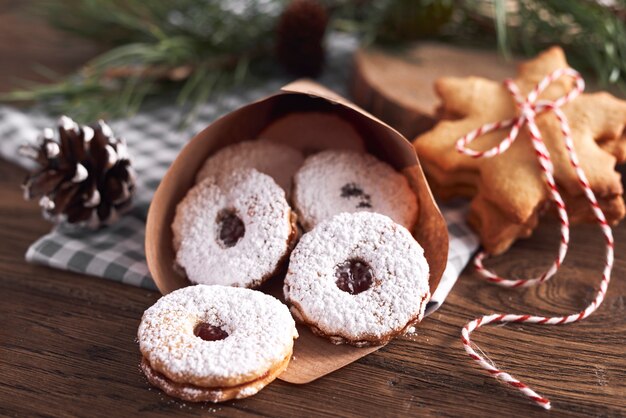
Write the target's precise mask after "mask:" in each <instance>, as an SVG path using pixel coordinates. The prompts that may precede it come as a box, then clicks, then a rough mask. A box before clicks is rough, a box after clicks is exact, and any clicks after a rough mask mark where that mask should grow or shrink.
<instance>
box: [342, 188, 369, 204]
mask: <svg viewBox="0 0 626 418" xmlns="http://www.w3.org/2000/svg"><path fill="white" fill-rule="evenodd" d="M341 197H343V198H344V199H355V200H356V202H357V204H356V208H357V209H360V208H371V207H372V197H371V196H370V195H368V194H367V193H365V192H364V191H363V189H362V188H361V187H360V186H359V185H358V184H356V183H347V184H344V185H343V187H342V188H341Z"/></svg>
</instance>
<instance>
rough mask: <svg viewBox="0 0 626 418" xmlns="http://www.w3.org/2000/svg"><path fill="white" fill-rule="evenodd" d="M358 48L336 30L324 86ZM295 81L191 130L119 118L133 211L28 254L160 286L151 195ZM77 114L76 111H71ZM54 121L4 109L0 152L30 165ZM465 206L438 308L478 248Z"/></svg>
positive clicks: (215, 113) (450, 217) (161, 117)
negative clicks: (202, 139) (236, 117)
mask: <svg viewBox="0 0 626 418" xmlns="http://www.w3.org/2000/svg"><path fill="white" fill-rule="evenodd" d="M354 48H355V42H354V40H353V39H352V38H349V37H341V36H334V37H332V38H331V42H330V48H329V50H330V57H329V59H328V62H329V65H328V68H327V70H326V73H325V74H324V75H323V77H322V79H321V80H320V81H321V83H322V84H325V85H326V86H329V87H330V88H331V89H333V90H335V91H337V92H338V93H340V94H345V91H344V90H345V89H344V86H345V85H346V84H347V80H348V71H349V70H348V69H349V59H350V58H349V57H350V55H351V54H350V53H351V52H352V51H353V50H354ZM288 81H289V80H287V79H280V78H276V79H273V80H271V81H269V82H265V83H263V85H258V86H256V87H252V88H246V89H245V90H244V89H242V88H238V89H234V90H232V91H230V92H227V93H225V94H222V95H221V96H220V97H219V98H218V99H216V101H215V102H210V103H206V104H205V105H203V106H201V108H200V109H199V110H198V114H197V117H196V118H195V119H194V121H193V122H192V123H191V124H190V125H189V126H187V127H186V128H185V129H182V130H181V129H179V128H178V126H179V125H180V120H181V119H180V118H181V113H180V111H179V110H178V109H177V108H175V107H173V106H171V105H160V106H155V105H154V104H151V105H149V106H147V107H150V109H147V110H145V111H144V112H142V113H140V114H138V115H135V116H133V117H132V118H130V119H125V120H117V121H112V122H111V123H110V125H111V126H112V128H113V130H114V132H115V133H116V134H117V135H119V136H123V137H124V138H125V139H126V141H127V143H128V149H129V153H130V155H131V156H132V163H133V167H134V168H135V170H136V172H137V188H136V194H135V198H134V207H133V209H132V210H131V211H130V212H129V213H127V214H126V215H124V216H123V217H121V218H120V220H119V221H117V222H116V223H114V224H112V225H111V226H109V227H106V228H103V229H100V230H97V231H84V230H77V229H75V228H71V227H67V226H63V225H60V226H56V227H54V228H53V229H52V231H51V232H50V233H48V234H47V235H44V236H43V237H41V238H40V239H38V240H37V241H35V242H34V243H33V244H32V245H31V246H30V248H29V249H28V251H27V252H26V260H27V261H29V262H32V263H37V264H43V265H47V266H50V267H54V268H58V269H63V270H71V271H75V272H79V273H85V274H88V275H92V276H97V277H103V278H106V279H110V280H115V281H118V282H122V283H126V284H131V285H134V286H141V287H144V288H149V289H156V286H155V284H154V282H153V280H152V278H151V277H150V272H149V271H148V267H147V265H146V258H145V252H144V239H145V222H146V215H147V213H148V207H149V205H150V201H151V200H152V195H153V194H154V191H155V190H156V188H157V186H158V185H159V181H160V180H161V178H162V177H163V175H164V174H165V171H166V170H167V168H168V167H169V165H170V164H171V162H172V161H173V160H174V159H175V158H176V155H177V154H178V153H179V151H180V149H181V148H182V147H183V146H184V144H185V143H186V142H187V141H188V140H189V139H190V138H192V137H193V135H194V134H195V133H197V132H199V131H200V130H202V129H203V128H204V127H206V126H207V125H208V124H209V123H211V122H212V121H213V120H215V119H216V118H217V117H219V116H221V115H223V114H226V113H228V112H231V111H233V110H235V109H237V108H238V107H241V106H243V105H245V104H247V103H249V102H251V101H254V100H257V99H260V98H262V97H264V96H267V95H270V94H272V93H274V92H276V91H277V90H279V89H280V87H281V86H282V85H284V84H286V83H287V82H288ZM70 116H71V115H70ZM54 125H55V120H54V119H52V118H51V117H50V116H47V115H44V114H43V113H41V112H38V111H36V110H31V111H29V112H27V113H25V112H22V111H19V110H15V109H13V108H10V107H0V155H1V156H2V157H4V158H6V159H8V160H11V161H14V162H15V163H17V164H19V165H22V166H24V167H30V166H31V165H32V162H31V161H29V160H26V159H24V158H22V157H20V156H19V155H18V154H17V148H18V147H19V145H21V144H23V143H24V142H26V141H33V140H35V138H36V137H37V135H38V134H39V133H40V132H41V131H42V130H43V128H45V127H51V126H54ZM466 206H467V205H466V204H465V203H464V202H457V203H456V204H452V205H446V206H442V207H441V209H442V212H443V214H444V217H445V218H446V220H447V223H448V231H449V234H450V250H449V258H448V265H447V268H446V270H445V273H444V276H443V278H442V280H441V283H440V285H439V288H438V289H437V291H436V292H435V294H434V295H433V297H432V299H431V302H430V303H429V305H428V307H427V312H428V313H430V312H432V311H434V310H436V309H437V308H438V307H439V306H440V305H441V303H442V302H443V301H444V299H445V298H446V296H447V295H448V293H449V291H450V289H451V288H452V286H453V285H454V283H455V282H456V279H457V278H458V276H459V274H460V272H461V270H463V268H464V266H465V265H466V264H467V262H468V260H469V258H470V256H471V255H472V254H473V252H474V251H475V250H476V249H477V247H478V241H477V238H476V236H475V235H474V234H473V233H472V232H471V231H470V230H469V228H468V227H467V225H466V224H465V211H466Z"/></svg>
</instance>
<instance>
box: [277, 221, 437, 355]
mask: <svg viewBox="0 0 626 418" xmlns="http://www.w3.org/2000/svg"><path fill="white" fill-rule="evenodd" d="M428 275H429V268H428V263H427V262H426V259H425V258H424V251H423V249H422V247H421V246H420V245H419V244H418V243H417V241H415V239H414V238H413V236H411V234H410V233H409V231H407V230H406V228H404V227H402V226H400V225H398V224H396V223H394V222H393V221H392V220H391V219H389V218H388V217H386V216H384V215H380V214H377V213H366V212H365V213H363V212H360V213H352V214H349V213H342V214H340V215H337V216H335V217H334V218H332V219H330V220H327V221H324V222H322V223H321V224H319V225H318V226H317V227H315V229H314V230H313V231H311V232H308V233H306V234H305V235H304V236H303V237H302V238H301V239H300V242H299V243H298V245H297V246H296V248H295V249H294V251H293V253H292V254H291V258H290V262H289V270H288V272H287V276H286V277H285V284H284V289H283V290H284V294H285V299H286V301H287V303H288V304H289V305H290V307H291V312H292V314H293V315H294V317H295V318H296V319H297V320H298V321H300V322H303V323H304V324H306V325H308V326H309V327H310V328H311V330H312V331H313V332H314V333H315V334H317V335H319V336H322V337H325V338H328V339H330V340H331V342H333V343H335V344H344V343H347V344H352V345H355V346H367V345H378V344H384V343H386V342H387V341H389V340H390V339H391V338H393V337H394V336H396V335H398V334H401V333H403V332H406V330H408V329H409V328H410V327H411V326H412V325H414V324H415V323H416V322H419V321H420V320H421V319H422V317H423V315H424V309H425V307H426V303H427V302H428V300H429V299H430V292H429V287H428Z"/></svg>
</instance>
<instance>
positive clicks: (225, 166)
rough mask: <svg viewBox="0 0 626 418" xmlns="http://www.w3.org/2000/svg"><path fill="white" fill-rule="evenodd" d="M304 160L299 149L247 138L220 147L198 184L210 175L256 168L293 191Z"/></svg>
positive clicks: (197, 175)
mask: <svg viewBox="0 0 626 418" xmlns="http://www.w3.org/2000/svg"><path fill="white" fill-rule="evenodd" d="M303 162H304V156H303V155H302V152H300V151H299V150H297V149H295V148H292V147H289V146H287V145H283V144H275V143H272V142H268V141H244V142H239V143H237V144H234V145H230V146H228V147H225V148H222V149H220V150H219V151H218V152H216V153H215V154H214V155H212V156H211V157H209V158H208V159H207V160H206V161H205V162H204V164H203V165H202V168H200V170H199V171H198V174H196V183H199V182H201V181H202V180H204V179H205V178H207V177H218V176H221V175H224V174H229V173H230V172H231V171H233V170H236V169H238V168H254V169H255V170H257V171H260V172H261V173H263V174H267V175H268V176H270V177H272V178H273V179H274V181H275V182H276V183H278V185H279V186H280V187H282V188H283V190H284V191H285V193H286V194H287V195H289V193H290V192H291V182H292V179H293V175H294V174H295V172H296V171H297V170H298V168H300V166H301V165H302V163H303Z"/></svg>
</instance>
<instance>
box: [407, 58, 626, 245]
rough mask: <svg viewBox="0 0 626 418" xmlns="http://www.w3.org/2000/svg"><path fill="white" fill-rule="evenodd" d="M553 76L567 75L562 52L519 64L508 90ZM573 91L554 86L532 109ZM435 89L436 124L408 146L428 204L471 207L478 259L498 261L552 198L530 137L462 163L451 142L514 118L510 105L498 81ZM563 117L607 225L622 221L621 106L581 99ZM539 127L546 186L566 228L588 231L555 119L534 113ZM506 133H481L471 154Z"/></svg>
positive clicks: (624, 105) (561, 83) (446, 83)
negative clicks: (419, 167) (548, 170)
mask: <svg viewBox="0 0 626 418" xmlns="http://www.w3.org/2000/svg"><path fill="white" fill-rule="evenodd" d="M561 68H568V64H567V61H566V60H565V55H564V53H563V51H562V50H561V49H560V48H558V47H555V48H551V49H549V50H547V51H545V52H543V53H542V54H540V55H539V56H538V57H536V58H535V59H532V60H530V61H528V62H525V63H523V64H522V65H520V67H519V74H518V76H517V78H516V79H515V80H514V82H515V84H516V85H517V86H519V88H520V90H521V94H522V96H526V95H527V94H528V93H529V92H530V91H531V90H532V89H533V88H534V87H535V85H537V83H538V82H539V81H541V80H542V79H543V78H544V77H546V76H547V75H549V74H551V73H552V72H553V71H555V70H557V69H561ZM573 83H574V81H573V80H572V79H571V78H568V77H561V78H559V79H558V80H556V81H554V82H552V83H551V84H550V85H549V86H548V88H547V89H545V91H543V93H541V95H540V96H539V101H541V100H554V99H556V98H559V97H563V96H565V95H566V94H567V93H568V92H569V91H571V90H572V88H573V87H574V86H573ZM435 89H436V92H437V94H438V95H439V97H440V98H441V100H442V103H441V107H440V109H439V114H440V115H441V118H442V120H441V121H440V122H439V123H438V124H437V125H436V126H435V127H434V128H433V129H432V130H430V131H428V132H426V133H424V134H422V135H421V136H419V137H417V138H416V139H415V141H414V146H415V149H416V151H417V153H418V155H419V157H420V160H421V162H422V164H423V166H424V168H425V171H426V174H427V176H428V179H429V183H430V185H431V187H432V189H433V191H434V192H435V195H436V196H438V197H439V198H441V199H448V198H452V197H456V196H462V197H469V198H471V199H472V201H471V208H470V213H469V218H468V220H469V223H470V224H471V226H473V228H474V229H475V230H476V231H478V233H479V234H480V239H481V243H482V244H483V246H484V248H485V250H486V251H487V252H488V253H491V254H500V253H502V252H504V251H506V250H507V249H508V248H509V247H510V246H511V244H512V243H513V242H514V241H515V240H516V239H517V238H521V237H527V236H529V235H530V234H531V233H532V231H533V230H534V228H535V227H536V226H537V223H538V219H539V215H540V214H541V213H542V212H543V211H544V210H546V208H548V206H547V203H548V201H549V196H550V192H549V190H548V188H547V187H546V184H545V181H544V180H543V178H542V171H541V169H540V167H539V165H538V163H537V156H536V155H535V150H534V149H533V146H532V144H531V141H530V137H529V135H530V134H529V132H528V129H527V127H524V128H522V130H521V132H520V134H519V139H518V140H517V141H515V142H514V143H513V145H512V146H511V148H510V149H509V150H508V151H506V152H505V153H502V154H501V155H498V156H496V157H493V158H482V159H481V158H479V159H474V158H471V157H469V156H467V155H463V154H460V153H459V152H458V151H457V149H456V147H455V145H456V142H457V140H458V139H459V138H461V137H463V136H464V135H466V134H467V133H469V132H471V131H473V130H474V129H477V128H479V127H481V126H483V125H485V124H487V123H492V122H495V121H502V120H507V119H509V118H513V117H516V116H517V113H518V110H517V108H516V105H515V102H514V101H513V100H512V97H511V93H510V92H509V91H508V90H507V89H506V87H505V86H504V85H503V84H502V83H501V82H496V81H491V80H487V79H483V78H479V77H467V78H454V77H446V78H441V79H439V80H437V82H436V84H435ZM561 109H562V111H563V112H564V114H565V116H566V117H567V119H568V120H569V124H570V127H571V130H572V139H573V141H574V146H575V149H576V152H577V153H578V155H579V157H580V160H581V161H580V166H581V168H582V169H583V170H584V171H585V173H586V174H587V177H588V179H589V183H590V186H591V189H592V190H593V192H594V193H595V195H596V197H597V198H598V203H599V204H600V207H601V209H602V211H603V212H604V213H605V215H606V217H607V220H608V222H609V223H612V224H615V223H617V222H619V221H620V220H621V219H622V218H623V217H624V215H625V213H626V210H625V207H624V201H623V199H622V194H623V190H622V183H621V179H620V175H619V173H617V172H616V171H615V165H616V164H618V163H621V162H624V161H625V160H626V136H624V127H625V125H626V102H624V101H622V100H618V99H617V98H615V97H613V96H611V95H610V94H608V93H594V94H583V95H581V96H579V97H577V98H576V99H575V100H573V101H571V102H570V103H567V104H566V105H564V106H563V107H562V108H561ZM537 126H538V127H539V130H540V131H541V133H542V135H543V139H544V142H545V144H546V146H547V148H548V150H549V152H550V155H551V158H552V161H553V163H554V177H555V180H556V184H557V186H558V187H559V189H560V190H561V193H562V195H563V197H564V200H565V204H566V206H567V210H568V214H569V217H570V222H572V223H579V222H593V221H594V220H595V218H594V216H593V213H592V210H591V207H590V206H589V205H588V203H587V200H586V198H585V196H584V191H583V189H582V188H581V187H580V185H579V182H578V179H577V177H576V173H575V172H574V170H573V169H572V167H571V165H570V163H569V160H568V154H567V150H566V148H565V145H564V143H563V135H562V133H561V125H560V123H559V121H558V120H557V118H556V116H555V114H554V112H544V113H541V114H540V115H539V116H538V117H537ZM507 133H508V131H507V130H504V129H503V130H501V131H495V132H491V133H487V134H484V135H482V136H480V137H479V138H478V139H477V140H476V141H475V142H474V143H475V144H476V145H472V148H473V149H477V150H486V149H489V148H491V147H493V146H495V145H496V144H497V143H499V142H500V141H501V140H502V138H504V136H506V134H507Z"/></svg>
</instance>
